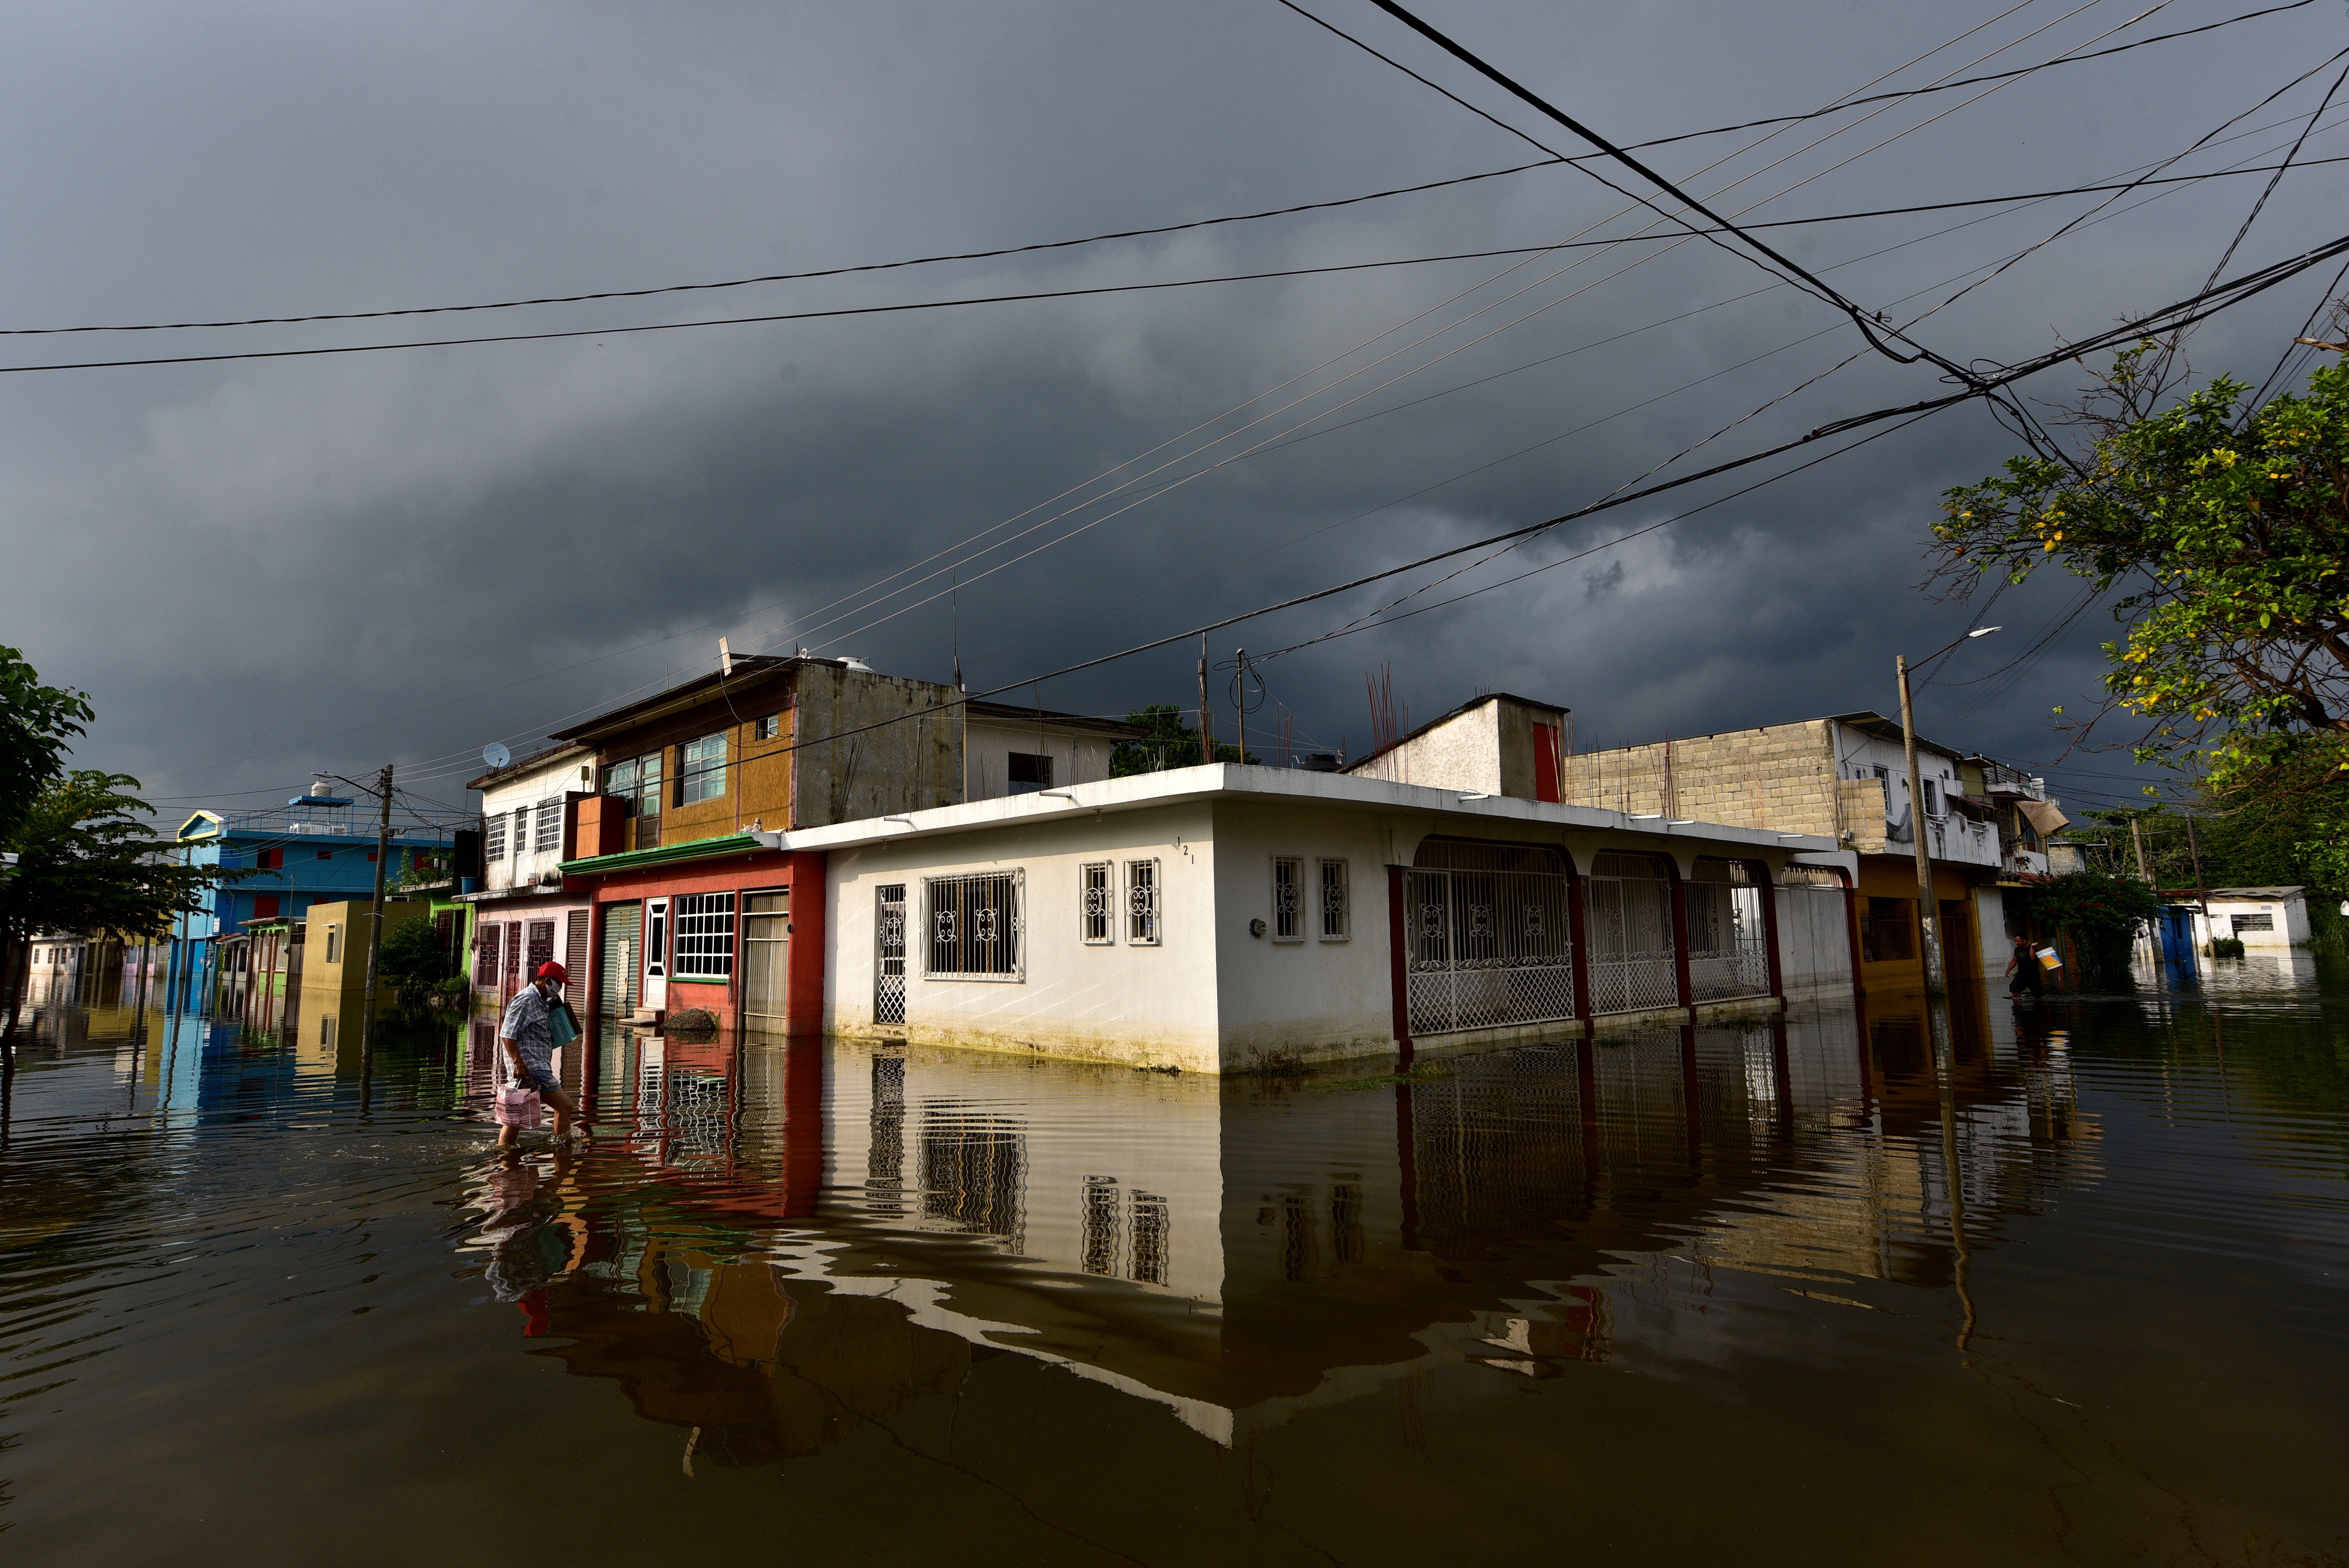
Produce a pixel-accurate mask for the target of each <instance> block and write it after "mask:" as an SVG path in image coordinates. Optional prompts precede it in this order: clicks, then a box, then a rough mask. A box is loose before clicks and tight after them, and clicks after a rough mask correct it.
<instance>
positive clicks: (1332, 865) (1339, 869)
mask: <svg viewBox="0 0 2349 1568" xmlns="http://www.w3.org/2000/svg"><path fill="white" fill-rule="evenodd" d="M1353 934H1354V908H1353V896H1352V892H1351V891H1350V888H1349V886H1348V884H1347V875H1346V862H1345V861H1322V862H1321V940H1322V941H1324V942H1343V941H1345V940H1346V939H1347V938H1348V937H1350V936H1351V935H1353Z"/></svg>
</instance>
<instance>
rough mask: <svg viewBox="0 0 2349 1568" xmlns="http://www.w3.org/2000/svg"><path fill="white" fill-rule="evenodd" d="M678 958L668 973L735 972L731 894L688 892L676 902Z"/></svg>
mask: <svg viewBox="0 0 2349 1568" xmlns="http://www.w3.org/2000/svg"><path fill="white" fill-rule="evenodd" d="M676 915H677V958H676V961H675V962H674V963H673V964H671V965H669V973H670V974H671V975H676V976H677V977H678V978H679V979H681V980H691V979H697V978H699V979H722V978H724V977H725V976H726V975H731V974H733V973H734V895H733V894H732V893H730V892H688V893H683V894H680V895H679V896H678V899H677V903H676Z"/></svg>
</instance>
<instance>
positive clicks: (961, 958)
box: [925, 871, 1028, 980]
mask: <svg viewBox="0 0 2349 1568" xmlns="http://www.w3.org/2000/svg"><path fill="white" fill-rule="evenodd" d="M1025 881H1026V879H1025V877H1024V875H1023V873H1021V872H1016V871H1015V872H980V873H978V874H977V875H975V876H960V877H932V878H930V879H929V881H928V882H926V884H925V886H926V893H927V897H928V899H929V933H930V944H929V945H930V961H929V967H928V970H927V973H928V975H929V976H930V978H932V979H934V980H1025V979H1026V978H1027V977H1028V975H1027V970H1026V968H1025V955H1024V954H1023V953H1022V951H1021V948H1020V929H1021V928H1020V919H1019V903H1020V893H1021V891H1022V888H1023V886H1024V885H1025Z"/></svg>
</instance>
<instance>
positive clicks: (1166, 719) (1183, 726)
mask: <svg viewBox="0 0 2349 1568" xmlns="http://www.w3.org/2000/svg"><path fill="white" fill-rule="evenodd" d="M1125 722H1126V723H1128V724H1132V725H1138V726H1140V727H1142V728H1143V729H1146V730H1148V731H1149V732H1150V733H1149V734H1147V735H1145V736H1143V737H1142V738H1139V739H1135V740H1121V741H1119V742H1118V743H1117V746H1116V748H1115V749H1114V750H1112V752H1111V753H1110V759H1109V776H1110V777H1111V778H1112V779H1123V778H1124V777H1125V776H1126V775H1128V774H1129V773H1156V772H1159V771H1161V770H1163V769H1168V768H1189V767H1193V766H1195V764H1196V763H1197V762H1198V761H1199V729H1198V727H1197V726H1196V725H1195V724H1193V723H1192V722H1191V720H1190V718H1189V717H1188V716H1187V715H1186V714H1185V711H1184V710H1183V709H1181V708H1179V707H1174V706H1172V705H1171V704H1168V703H1153V704H1151V705H1150V706H1149V707H1137V708H1135V709H1134V710H1133V712H1131V713H1129V714H1127V715H1126V716H1125ZM1263 760H1264V759H1263V758H1260V757H1258V756H1257V755H1256V754H1255V753H1254V752H1250V753H1249V754H1248V755H1247V756H1246V757H1242V756H1241V755H1240V748H1238V747H1237V746H1234V745H1231V744H1229V743H1228V742H1226V743H1223V744H1220V745H1218V746H1217V747H1216V761H1218V762H1261V761H1263Z"/></svg>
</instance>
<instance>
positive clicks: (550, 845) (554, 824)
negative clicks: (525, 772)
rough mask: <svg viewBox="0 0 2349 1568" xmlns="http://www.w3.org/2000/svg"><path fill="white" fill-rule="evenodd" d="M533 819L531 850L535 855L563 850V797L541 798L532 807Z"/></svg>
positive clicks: (557, 852)
mask: <svg viewBox="0 0 2349 1568" xmlns="http://www.w3.org/2000/svg"><path fill="white" fill-rule="evenodd" d="M531 815H532V817H533V823H532V829H531V836H530V851H531V853H533V854H534V855H543V854H549V853H553V854H561V853H562V852H563V797H562V796H560V795H557V796H555V797H554V799H551V800H541V801H540V802H539V803H538V804H537V805H536V806H533V807H532V808H531Z"/></svg>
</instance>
